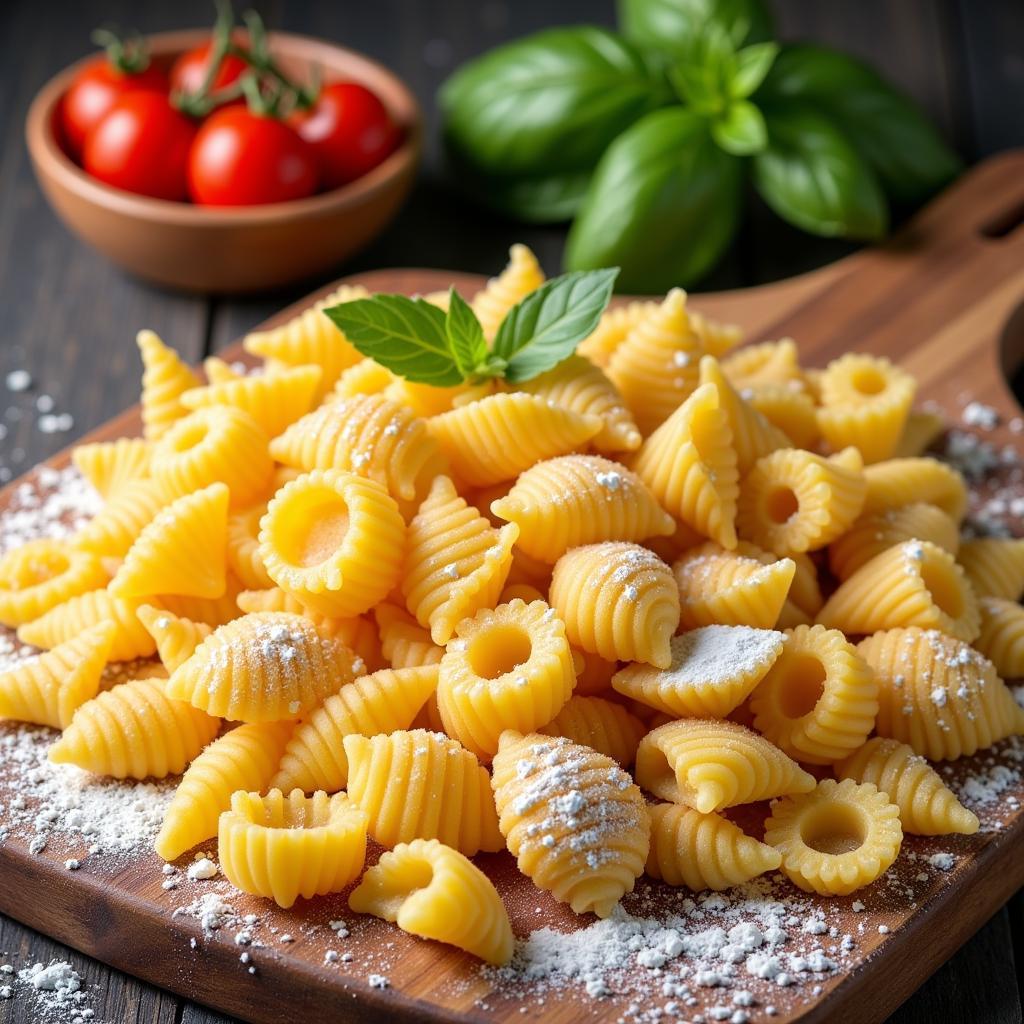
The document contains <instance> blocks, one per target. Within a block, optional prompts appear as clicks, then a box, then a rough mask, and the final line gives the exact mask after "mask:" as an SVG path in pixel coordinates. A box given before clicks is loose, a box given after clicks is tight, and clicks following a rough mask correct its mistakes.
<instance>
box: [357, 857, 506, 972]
mask: <svg viewBox="0 0 1024 1024" xmlns="http://www.w3.org/2000/svg"><path fill="white" fill-rule="evenodd" d="M348 905H349V907H350V908H351V909H352V910H354V911H355V912H356V913H357V914H374V915H376V916H377V917H381V918H383V919H384V920H385V921H393V922H394V923H395V924H397V925H398V927H399V928H401V929H402V931H403V932H408V933H409V934H410V935H417V936H419V937H420V938H421V939H434V940H435V941H437V942H445V943H448V945H450V946H456V947H458V948H459V949H463V950H465V951H466V952H467V953H472V954H473V955H474V956H478V957H480V959H481V960H485V961H487V963H490V964H494V965H496V966H501V965H502V964H506V963H508V962H509V960H511V959H512V953H513V951H514V949H515V936H513V934H512V923H511V922H510V921H509V919H508V911H507V910H506V909H505V905H504V904H503V903H502V902H501V897H500V896H499V895H498V890H497V889H495V888H494V883H493V882H491V880H490V879H489V878H488V877H487V876H486V875H485V874H484V873H483V872H482V871H481V870H480V869H479V868H478V867H476V865H474V864H473V863H472V861H470V860H469V859H468V858H466V857H465V856H464V855H463V854H461V853H459V852H458V850H453V849H451V847H449V846H445V845H444V844H443V843H439V842H438V841H437V840H436V839H429V840H428V839H414V840H413V841H412V842H411V843H400V844H399V845H398V846H396V847H395V848H394V849H393V850H389V851H388V852H387V853H384V854H382V855H381V858H380V860H379V861H378V862H377V863H376V864H375V865H374V866H373V867H372V868H370V869H369V870H368V871H367V872H366V874H365V875H363V880H362V881H361V882H360V883H359V885H358V886H357V887H356V888H355V889H354V890H353V892H352V895H351V896H349V898H348Z"/></svg>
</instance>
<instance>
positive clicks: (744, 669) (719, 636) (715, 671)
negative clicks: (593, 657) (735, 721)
mask: <svg viewBox="0 0 1024 1024" xmlns="http://www.w3.org/2000/svg"><path fill="white" fill-rule="evenodd" d="M783 639H784V638H783V634H782V633H778V632H776V631H775V630H770V629H751V628H750V627H749V626H703V627H701V628H699V629H693V630H690V631H689V632H687V633H680V634H679V635H678V636H674V637H673V638H672V663H671V664H670V665H669V666H668V668H666V669H664V670H658V669H654V668H651V667H650V666H649V665H627V666H626V667H625V668H624V669H621V670H620V671H618V672H616V673H615V675H614V676H613V677H612V686H613V687H614V689H615V690H616V692H618V693H621V694H622V695H623V696H625V697H630V698H632V699H633V700H638V701H640V702H641V703H643V704H648V705H650V707H652V708H656V709H657V710H658V711H664V712H665V713H666V714H668V715H671V716H672V717H673V718H724V717H725V716H726V715H727V714H729V712H730V711H732V710H733V709H734V708H736V707H738V706H739V705H740V704H742V703H743V701H745V700H746V699H747V697H748V696H750V694H751V692H752V691H753V689H754V687H755V686H757V684H758V683H759V682H760V681H761V680H762V679H763V678H764V676H765V674H766V673H767V672H768V670H769V669H770V668H771V667H772V665H773V664H774V663H775V660H776V658H778V656H779V654H780V652H781V651H782V643H783Z"/></svg>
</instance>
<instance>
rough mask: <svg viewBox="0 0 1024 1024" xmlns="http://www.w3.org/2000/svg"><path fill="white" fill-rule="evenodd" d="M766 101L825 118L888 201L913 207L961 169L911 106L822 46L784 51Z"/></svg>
mask: <svg viewBox="0 0 1024 1024" xmlns="http://www.w3.org/2000/svg"><path fill="white" fill-rule="evenodd" d="M762 94H763V96H764V100H765V102H772V101H775V100H799V101H800V102H803V103H808V104H811V105H813V106H814V107H816V108H817V109H818V110H820V111H821V112H822V113H824V114H826V115H828V116H829V117H830V118H832V120H833V121H834V122H835V123H836V125H837V126H838V127H839V128H841V129H842V131H843V134H844V135H846V137H847V138H848V139H849V140H850V141H851V142H852V143H853V145H854V146H856V148H857V149H858V150H859V151H860V153H861V155H862V156H863V157H864V158H865V159H866V160H867V161H868V163H870V164H871V166H872V167H873V168H874V170H875V172H876V173H877V175H878V177H879V179H880V180H881V182H882V186H883V187H884V188H885V190H886V191H887V192H888V193H889V194H890V195H891V196H893V197H894V198H896V199H900V200H904V201H908V202H917V201H920V200H921V199H924V198H925V197H927V196H928V195H930V194H931V193H933V192H934V191H936V189H939V188H941V187H942V186H943V185H945V184H946V183H947V182H949V181H950V180H951V179H952V178H954V177H955V176H956V175H957V174H958V173H959V172H960V171H961V170H962V169H963V164H962V162H961V161H960V158H959V157H958V156H957V155H956V154H955V153H954V152H953V151H952V150H951V149H950V148H949V147H948V146H947V145H946V143H945V142H943V140H942V138H941V136H940V135H939V133H938V132H937V131H936V130H935V128H934V127H933V126H932V124H931V123H930V122H929V121H928V119H927V118H926V117H925V116H924V115H923V114H922V113H921V111H920V110H919V109H918V108H917V106H916V105H915V104H914V103H913V102H911V100H909V99H908V98H907V97H905V96H903V95H902V94H901V93H899V92H897V91H896V90H895V89H893V88H892V86H890V85H888V84H887V83H886V82H885V81H884V80H883V79H882V78H881V77H880V76H879V75H878V74H877V73H876V72H875V71H874V70H873V69H872V68H870V67H868V66H867V65H866V64H862V63H861V62H860V61H858V60H855V59H854V58H853V57H849V56H847V55H846V54H844V53H838V52H836V51H835V50H829V49H826V48H825V47H822V46H785V47H783V48H782V51H781V53H780V54H779V56H778V58H777V59H776V61H775V64H774V65H773V66H772V69H771V72H770V73H769V75H768V77H767V79H766V80H765V83H764V86H763V88H762V91H761V93H760V94H759V95H758V100H759V101H760V100H761V97H762Z"/></svg>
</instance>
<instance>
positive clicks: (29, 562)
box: [0, 538, 107, 627]
mask: <svg viewBox="0 0 1024 1024" xmlns="http://www.w3.org/2000/svg"><path fill="white" fill-rule="evenodd" d="M106 581H107V574H106V572H105V571H104V569H103V565H102V563H101V562H100V559H99V557H98V556H97V555H94V554H91V553H90V552H88V551H78V550H76V549H75V548H73V547H71V546H69V545H68V544H64V543H61V542H60V541H56V540H51V539H49V538H39V539H38V540H30V541H26V543H24V544H22V545H20V546H19V547H16V548H12V549H11V550H10V551H7V552H5V554H4V555H3V557H0V623H3V624H4V625H5V626H12V627H13V626H20V625H22V624H23V623H26V622H31V621H32V620H33V619H38V618H39V616H40V615H42V614H43V613H44V612H48V611H49V610H50V609H51V608H53V607H55V606H56V605H58V604H61V603H62V602H64V601H67V600H68V599H69V598H71V597H75V596H77V595H78V594H84V593H86V592H87V591H89V590H95V589H96V588H97V587H102V586H103V585H104V584H105V583H106Z"/></svg>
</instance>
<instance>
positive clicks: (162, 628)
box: [136, 604, 213, 673]
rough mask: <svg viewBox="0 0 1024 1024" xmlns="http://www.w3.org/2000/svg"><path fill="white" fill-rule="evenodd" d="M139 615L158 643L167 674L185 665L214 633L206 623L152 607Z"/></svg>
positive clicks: (146, 607) (157, 650)
mask: <svg viewBox="0 0 1024 1024" xmlns="http://www.w3.org/2000/svg"><path fill="white" fill-rule="evenodd" d="M136 614H137V615H138V617H139V621H140V622H141V623H142V625H143V626H144V627H145V629H146V632H147V633H149V635H150V636H151V637H152V638H153V640H154V641H155V643H156V653H157V656H158V657H159V658H160V661H161V662H162V663H163V666H164V668H165V669H167V671H168V673H170V672H173V671H174V670H175V669H176V668H178V666H179V665H184V664H185V662H186V661H188V659H189V658H191V657H192V655H193V654H194V653H195V649H196V648H197V647H198V646H199V645H200V644H201V643H202V642H203V641H204V640H205V639H206V638H207V637H208V636H209V635H210V634H211V633H212V632H213V629H212V627H210V626H208V625H207V624H206V623H205V622H193V621H192V620H191V619H186V618H183V617H182V618H179V617H178V616H177V615H172V614H171V613H170V612H167V611H164V610H163V609H161V608H154V607H153V605H151V604H143V605H140V606H139V608H138V610H137V612H136Z"/></svg>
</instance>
